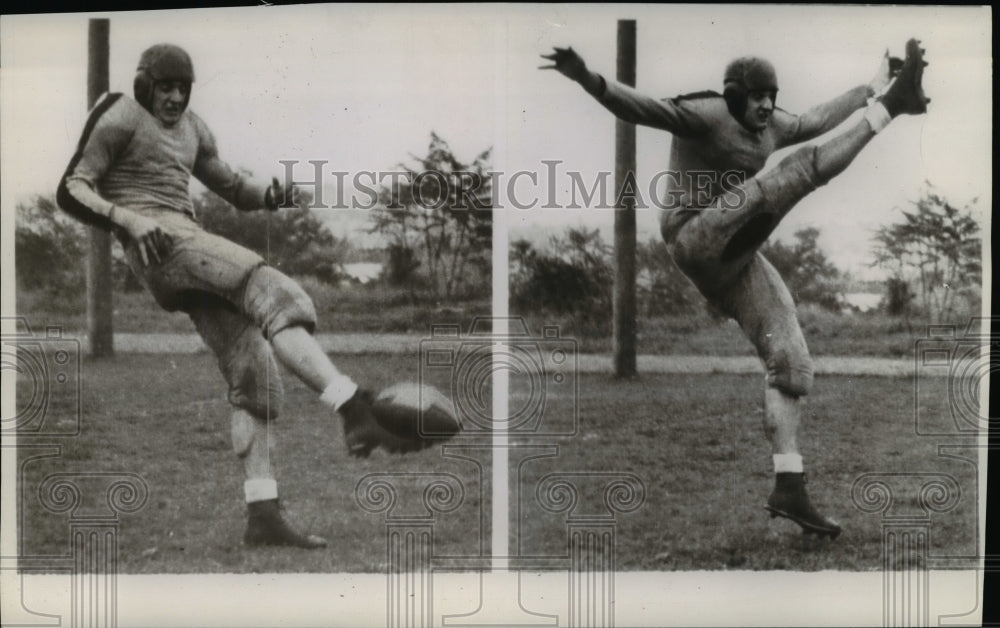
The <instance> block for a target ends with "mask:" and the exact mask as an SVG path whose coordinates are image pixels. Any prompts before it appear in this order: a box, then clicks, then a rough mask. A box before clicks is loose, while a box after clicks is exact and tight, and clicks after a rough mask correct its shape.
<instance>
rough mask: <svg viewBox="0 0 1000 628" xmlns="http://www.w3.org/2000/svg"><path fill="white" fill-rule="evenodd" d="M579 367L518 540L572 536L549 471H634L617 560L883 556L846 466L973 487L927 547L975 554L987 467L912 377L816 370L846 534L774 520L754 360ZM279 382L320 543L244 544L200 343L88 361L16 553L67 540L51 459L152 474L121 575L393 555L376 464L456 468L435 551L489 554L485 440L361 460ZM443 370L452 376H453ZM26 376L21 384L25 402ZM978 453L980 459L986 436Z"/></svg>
mask: <svg viewBox="0 0 1000 628" xmlns="http://www.w3.org/2000/svg"><path fill="white" fill-rule="evenodd" d="M337 363H338V364H339V365H340V366H341V367H342V368H343V369H344V370H346V371H347V372H350V373H351V374H352V375H353V376H355V377H356V378H357V379H359V380H360V381H364V382H366V383H368V384H370V385H371V386H373V387H375V388H378V387H380V386H383V385H386V384H388V383H390V382H392V381H396V380H400V379H412V378H414V377H415V373H416V356H382V355H363V356H351V357H343V358H337ZM580 377H581V379H580V387H579V389H580V391H581V393H580V397H579V399H578V400H575V399H574V398H573V397H572V395H566V396H561V397H560V396H553V397H552V398H550V399H549V404H548V405H547V406H546V413H547V419H546V420H551V421H552V422H553V424H561V425H563V426H571V425H572V418H573V407H574V404H575V405H576V407H577V408H578V409H579V432H578V433H577V434H576V435H575V436H572V437H565V438H560V439H551V438H540V437H535V438H522V439H515V442H518V443H520V444H531V445H551V444H557V445H558V455H557V456H556V457H554V458H538V459H536V460H532V461H530V462H527V463H525V464H523V465H520V466H518V465H515V464H513V463H512V464H511V469H512V470H514V469H520V471H521V475H520V478H519V480H518V484H517V486H518V487H519V488H520V490H519V491H518V493H519V495H520V497H519V498H518V500H517V503H512V504H511V509H512V513H514V512H519V513H520V517H519V519H518V520H517V521H516V522H512V524H511V529H512V532H513V533H514V535H515V536H514V538H513V539H512V542H511V548H512V549H518V550H519V551H520V552H521V553H522V554H533V555H540V556H545V555H551V554H553V553H559V552H562V551H564V550H565V547H566V521H565V515H556V514H552V513H549V512H546V511H544V510H542V509H541V508H540V507H539V505H538V503H537V501H536V498H535V485H536V484H537V482H538V480H539V479H540V478H542V477H543V476H545V475H546V474H547V473H550V472H553V471H560V472H610V473H619V472H630V473H634V474H636V475H637V476H639V478H641V480H642V482H643V484H644V485H645V492H646V496H645V503H644V504H643V505H642V506H641V507H640V508H639V509H638V510H636V511H635V512H632V513H628V514H619V515H618V516H617V522H618V528H617V561H618V562H617V566H618V568H619V569H623V570H634V569H638V570H691V569H709V570H719V569H729V568H738V569H792V570H817V569H838V570H870V569H878V568H880V566H881V528H880V523H881V520H880V518H879V515H877V514H868V513H863V512H861V511H860V510H859V509H857V508H856V507H855V506H854V505H853V504H852V501H851V497H850V487H851V484H852V482H854V480H855V479H856V478H857V477H859V476H860V475H861V474H864V473H868V472H890V473H915V472H938V473H947V474H949V475H951V476H953V477H954V478H955V479H956V481H957V482H958V483H959V485H960V487H961V490H962V496H961V499H960V501H959V504H958V506H957V507H956V508H955V509H954V510H952V511H950V512H948V513H945V514H940V515H934V518H933V519H932V542H931V555H932V556H934V555H952V556H967V555H970V554H974V552H975V540H976V534H977V528H976V521H975V513H976V500H977V492H976V485H975V467H974V466H973V465H972V464H970V463H968V462H963V461H960V460H957V459H955V458H945V457H942V456H940V455H938V451H937V445H938V441H936V440H934V439H931V438H928V437H925V436H922V437H918V436H916V435H915V434H914V428H913V424H914V423H913V416H912V414H913V408H912V399H913V398H912V383H911V381H910V380H909V379H903V378H864V377H856V378H850V377H823V378H818V380H817V383H816V388H815V392H814V394H813V395H812V397H811V398H810V399H809V401H808V406H807V411H806V417H805V420H804V426H803V428H804V430H803V431H804V434H805V439H804V443H803V453H804V455H805V459H806V464H807V467H808V471H809V474H810V479H811V483H810V485H809V487H810V491H811V494H812V497H813V500H814V501H815V502H816V503H817V505H818V506H819V507H820V508H821V509H822V510H823V511H824V512H826V513H828V514H830V515H832V516H834V517H835V518H837V519H838V520H839V521H840V522H841V523H842V524H843V525H844V527H845V532H844V534H843V535H842V536H841V537H840V538H839V539H838V540H837V541H835V542H829V541H822V542H816V541H815V540H813V541H809V540H808V539H806V538H804V537H802V535H801V534H800V533H799V531H798V528H797V526H795V525H794V524H791V523H789V522H786V521H781V520H776V521H772V520H770V519H769V518H768V517H767V516H766V514H765V512H764V510H763V508H762V506H763V504H764V501H765V500H766V498H767V495H768V493H769V491H770V482H771V479H770V477H771V468H770V456H769V451H768V447H767V445H766V443H765V441H764V439H763V436H762V434H761V428H760V419H761V412H762V407H761V405H762V404H761V401H762V400H761V397H762V395H761V382H760V378H759V377H758V376H742V375H721V374H720V375H710V376H705V375H698V376H695V375H692V376H676V375H671V376H661V375H646V376H643V377H641V378H640V379H637V380H633V381H628V382H617V381H613V380H611V379H610V378H609V377H607V376H603V375H581V376H580ZM285 382H286V408H285V411H284V415H283V416H282V418H280V419H279V420H278V422H277V423H276V424H275V428H276V437H277V452H278V455H277V461H278V477H279V486H280V488H281V492H282V497H283V501H284V502H285V503H286V505H287V507H288V508H289V513H290V515H291V516H292V517H293V519H294V520H295V521H297V522H298V523H299V524H300V525H301V526H302V527H304V528H306V529H308V530H310V531H312V532H315V533H320V534H324V535H326V536H328V537H329V538H330V540H331V546H330V547H329V548H328V549H327V550H325V551H316V552H306V551H300V550H290V549H264V550H248V549H245V548H243V547H242V546H241V544H240V538H241V536H242V532H243V527H244V506H243V504H242V473H241V469H240V467H239V465H238V463H237V461H236V459H235V457H234V456H233V454H232V452H231V450H230V444H229V427H228V406H227V403H226V402H225V400H224V386H223V380H222V377H221V376H220V375H219V373H218V372H217V370H216V367H215V364H214V360H213V359H212V358H211V357H210V356H209V355H208V354H196V355H123V356H119V357H118V358H116V359H114V360H111V361H84V363H83V366H82V380H81V381H80V390H81V399H82V422H81V425H82V431H81V433H80V435H79V436H76V437H69V438H64V439H60V442H61V443H62V450H61V452H60V455H59V456H57V457H37V458H32V456H33V455H34V453H33V452H32V450H30V449H22V450H21V451H20V452H19V453H20V456H21V460H22V463H23V478H22V480H23V482H22V484H21V493H20V508H21V516H22V519H21V521H22V522H23V524H22V526H21V534H22V539H21V543H22V545H21V554H22V555H43V554H44V555H58V554H64V553H65V552H66V551H67V543H68V521H67V515H66V514H53V513H51V512H49V511H47V510H46V509H45V508H43V507H42V505H41V503H40V502H39V497H38V487H39V486H40V484H41V483H42V482H43V480H44V479H45V478H46V477H49V476H50V474H53V473H58V472H75V473H84V474H87V473H94V472H132V473H136V474H138V475H140V476H141V477H142V478H143V479H144V480H145V482H146V484H147V485H148V487H149V497H148V501H147V503H146V505H145V507H144V508H142V509H141V510H140V511H139V512H137V513H135V514H131V515H124V516H123V517H122V519H121V525H120V532H119V537H118V542H119V556H120V564H119V568H120V571H121V572H123V573H206V572H235V573H247V572H344V571H366V572H379V571H383V570H384V568H385V565H386V544H385V526H384V515H382V514H371V513H368V512H365V511H364V510H362V509H361V508H360V507H359V505H358V504H357V502H356V501H355V498H354V489H355V486H356V485H357V483H358V481H359V480H360V479H361V478H362V477H364V476H366V475H367V474H370V473H384V472H392V473H403V474H410V476H411V477H413V475H414V474H416V473H428V472H434V473H448V474H452V475H454V476H456V477H457V478H459V479H460V480H461V482H462V484H463V485H464V488H465V495H464V499H463V500H462V502H461V504H460V505H459V506H458V507H457V508H456V509H455V510H454V511H452V512H449V513H447V514H444V515H438V516H437V517H438V518H437V520H436V521H437V523H436V524H435V532H434V542H435V546H434V551H435V554H436V555H438V556H441V555H450V556H455V555H462V556H477V555H488V554H489V538H490V530H489V527H488V523H489V518H490V515H489V512H490V510H489V503H488V496H489V495H490V491H489V490H488V488H486V487H484V485H483V483H482V482H481V479H482V478H481V475H480V474H481V473H484V474H485V475H486V476H487V477H488V476H489V474H490V471H489V469H490V467H489V461H488V452H486V451H485V450H483V451H481V452H480V454H479V455H480V456H481V458H478V459H476V456H475V455H473V456H472V457H473V458H474V460H472V461H468V460H460V459H457V458H443V457H442V456H441V451H440V449H439V448H432V449H430V450H427V451H424V452H420V453H418V454H411V455H408V456H405V457H392V456H389V455H388V454H385V453H382V452H376V453H375V454H373V456H372V457H371V458H370V459H368V460H364V461H355V460H353V459H349V458H348V457H347V456H346V455H345V449H344V444H343V436H342V429H341V426H340V423H339V419H338V418H337V417H335V416H334V415H333V414H332V413H331V412H330V411H329V410H327V409H326V408H325V407H324V406H322V405H321V404H320V403H319V402H318V401H317V400H315V397H314V396H313V395H312V394H311V393H310V392H309V391H307V390H306V389H305V388H304V387H302V386H301V385H300V384H298V383H297V382H295V381H293V380H292V379H291V378H288V377H286V379H285ZM432 383H435V384H436V385H438V386H441V387H443V388H445V389H447V382H446V381H435V382H432ZM29 388H30V387H28V386H21V387H19V390H18V393H19V397H22V399H21V402H22V404H23V403H27V400H26V399H24V398H23V397H24V396H25V395H28V394H29V393H30V390H29ZM71 399H72V396H71V395H69V396H62V397H55V398H54V399H53V404H52V405H51V406H50V407H49V410H48V411H49V414H50V415H52V416H51V417H47V419H51V420H52V424H53V425H58V424H60V422H70V423H72V421H73V412H74V410H73V405H72V403H70V401H71ZM517 401H518V399H517V398H516V397H515V398H514V399H512V404H516V403H517ZM943 420H945V417H942V421H943ZM31 442H32V441H31V439H28V438H25V439H22V444H30V443H31ZM46 442H51V439H49V441H46ZM966 453H967V455H968V456H969V457H971V458H972V459H975V453H974V450H970V451H969V452H966ZM904 482H905V481H904ZM904 488H906V487H904ZM512 494H513V493H512ZM483 496H485V497H483ZM594 497H595V496H593V495H591V496H589V498H594ZM597 498H598V499H599V496H597ZM898 498H899V499H900V500H901V503H902V504H903V505H904V506H908V507H910V509H911V510H912V509H913V507H914V506H915V505H916V499H917V498H916V495H915V494H914V495H910V494H908V493H906V491H901V492H900V493H899V495H898ZM420 499H421V495H420V493H419V490H418V489H415V488H414V489H406V490H404V491H403V492H402V493H401V495H400V503H401V504H403V503H408V504H419V503H420Z"/></svg>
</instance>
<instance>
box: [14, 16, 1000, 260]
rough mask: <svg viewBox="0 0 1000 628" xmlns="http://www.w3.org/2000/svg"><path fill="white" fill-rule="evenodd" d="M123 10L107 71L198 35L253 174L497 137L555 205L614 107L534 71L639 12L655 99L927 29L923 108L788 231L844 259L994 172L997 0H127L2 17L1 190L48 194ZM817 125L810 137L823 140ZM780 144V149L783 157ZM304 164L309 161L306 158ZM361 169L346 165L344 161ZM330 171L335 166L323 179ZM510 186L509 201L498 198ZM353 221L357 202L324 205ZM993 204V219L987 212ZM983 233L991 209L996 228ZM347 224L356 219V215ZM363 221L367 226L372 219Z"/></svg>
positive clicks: (555, 216)
mask: <svg viewBox="0 0 1000 628" xmlns="http://www.w3.org/2000/svg"><path fill="white" fill-rule="evenodd" d="M94 16H98V17H110V18H111V63H110V73H111V75H110V82H111V89H112V91H124V92H125V93H128V94H131V84H132V77H133V74H134V70H135V64H136V61H137V60H138V57H139V54H140V53H141V51H142V50H143V49H145V48H146V47H148V46H149V45H150V44H152V43H156V42H160V41H170V42H172V43H176V44H178V45H180V46H182V47H184V48H185V49H186V50H188V52H189V53H190V54H191V56H192V58H193V60H194V64H195V72H196V76H197V78H196V82H195V86H194V90H193V94H192V99H191V108H192V110H194V111H196V112H197V113H198V114H199V115H200V116H201V117H202V118H203V119H205V121H206V122H207V123H208V125H209V127H210V128H211V129H212V131H213V132H214V134H215V136H216V138H217V140H218V144H219V146H220V151H221V154H222V157H223V158H224V159H226V160H227V161H229V162H230V163H231V164H233V165H234V166H239V167H245V168H248V169H249V170H251V171H253V172H254V173H256V174H259V175H263V176H270V175H272V174H281V172H282V167H281V166H280V164H279V163H278V162H279V160H283V159H284V160H288V159H294V160H299V161H301V162H303V163H304V162H305V161H307V160H322V161H323V162H325V167H326V168H328V170H329V171H330V172H332V171H341V172H347V173H348V174H349V176H353V175H354V174H356V173H358V172H361V171H381V170H390V169H394V168H395V167H396V165H397V164H398V163H399V162H401V161H406V160H407V159H408V157H409V155H411V154H420V153H422V152H423V151H425V150H426V148H427V145H428V141H429V136H430V132H431V131H432V130H433V131H435V132H437V133H438V134H439V135H440V136H442V137H443V138H444V139H445V140H446V141H448V142H449V144H450V145H451V147H452V149H453V150H454V152H455V154H456V155H457V156H458V157H459V158H460V159H462V160H464V161H471V160H472V159H473V158H474V157H475V156H476V155H477V154H478V153H480V152H481V151H483V150H484V149H487V148H490V147H493V148H494V158H493V163H494V167H495V168H496V169H497V170H498V171H500V172H502V173H503V174H504V175H505V176H506V178H504V179H500V180H501V181H503V182H509V181H510V180H511V178H512V176H511V175H512V174H513V173H515V172H519V171H527V172H529V173H534V176H535V177H537V180H538V181H539V183H538V185H537V186H535V185H531V184H530V183H529V181H528V179H527V178H526V177H521V178H520V179H518V181H517V183H516V184H514V185H513V187H512V188H511V190H512V192H513V194H512V196H513V197H514V198H516V200H518V201H519V202H520V203H522V204H530V202H531V201H533V200H537V201H538V202H537V205H541V204H543V203H544V202H545V197H546V196H547V191H546V190H547V184H548V176H547V172H548V171H547V166H546V165H545V162H546V161H550V162H551V161H553V160H555V161H558V165H557V166H556V168H557V170H556V172H557V175H556V183H557V184H556V186H555V187H554V188H553V189H555V191H556V198H557V204H560V205H565V204H568V196H567V191H568V185H567V184H566V182H567V181H568V179H567V178H566V177H565V175H564V174H562V173H565V172H569V171H573V172H579V173H580V176H581V177H582V179H583V180H584V181H587V182H592V181H594V180H596V179H597V178H598V177H599V176H600V173H601V172H613V166H614V126H615V125H614V118H613V117H612V116H611V115H610V114H609V113H608V112H606V111H605V110H604V109H603V108H602V107H601V106H600V105H599V104H597V103H596V101H594V100H593V99H591V98H590V97H589V96H587V95H586V94H585V93H584V92H583V91H582V90H581V89H580V88H579V87H578V86H576V85H574V84H572V83H571V82H569V81H568V80H566V79H565V78H563V77H562V76H560V75H558V74H557V73H555V72H551V71H541V70H539V69H538V66H539V64H540V63H543V62H542V60H541V59H540V58H539V55H540V54H542V53H546V52H548V51H550V50H551V47H552V46H554V45H558V46H564V45H572V46H573V47H574V49H576V50H577V51H578V52H579V53H580V54H581V55H582V56H583V58H584V59H585V60H586V61H587V62H588V65H589V66H590V67H591V68H592V69H594V70H596V71H598V72H601V73H604V74H606V75H608V76H611V75H612V74H613V72H614V67H615V33H616V20H617V19H620V18H632V19H636V20H637V37H638V51H637V57H638V61H637V77H638V78H637V87H638V88H639V89H640V90H641V91H644V92H646V93H649V94H650V95H654V96H657V97H667V96H673V95H676V94H679V93H684V92H690V91H698V90H702V89H716V90H719V89H721V73H722V69H723V68H724V67H725V64H726V63H727V62H728V61H729V60H730V59H732V58H734V57H736V56H740V55H744V54H757V55H760V56H764V57H766V58H768V59H770V60H771V61H772V62H773V63H774V65H775V67H776V69H777V72H778V77H779V83H780V87H781V91H780V94H779V97H778V104H779V106H781V107H783V108H785V109H787V110H789V111H791V112H793V113H795V112H801V111H804V110H805V109H807V108H808V107H809V106H811V105H813V104H817V103H819V102H822V101H824V100H827V99H829V98H832V97H834V96H836V95H838V94H840V93H841V92H843V91H845V90H847V89H849V88H851V87H853V86H855V85H858V84H861V83H864V82H867V81H868V80H869V79H870V78H871V76H872V75H873V74H874V72H875V69H876V67H877V64H878V61H879V57H880V55H881V54H882V53H883V52H884V50H885V49H886V47H889V48H890V50H891V52H893V53H894V54H900V55H901V54H902V51H903V44H904V42H905V40H906V39H907V38H908V37H910V36H918V37H920V38H921V39H922V40H923V42H924V46H925V47H926V48H927V51H928V52H927V54H928V58H929V59H930V61H931V66H930V67H929V68H928V69H927V72H926V74H925V88H926V90H927V92H928V94H929V95H930V96H931V97H932V98H933V102H932V105H931V111H930V113H929V114H928V115H926V116H920V117H913V118H908V119H903V120H900V121H897V122H894V123H893V124H892V125H890V127H889V128H888V129H887V130H886V131H885V132H883V134H882V135H881V136H880V137H878V138H876V139H875V140H874V141H873V142H872V143H871V144H870V145H869V147H868V148H866V149H865V151H864V152H863V153H862V155H861V156H860V157H859V158H858V159H857V160H856V162H855V163H854V164H852V166H851V167H850V168H849V169H848V170H847V171H846V172H845V173H844V174H843V175H842V176H840V177H838V178H837V179H835V180H834V181H833V182H831V183H830V184H829V185H827V186H826V187H825V188H822V189H820V190H818V191H817V192H815V193H814V194H812V195H811V196H810V197H809V198H807V199H806V200H804V201H803V202H801V203H800V204H799V206H798V207H796V209H795V210H794V211H793V212H792V213H791V214H790V215H789V216H788V218H786V220H785V221H784V223H783V224H782V225H781V226H780V227H779V229H778V231H777V232H776V237H779V238H785V239H787V238H789V237H791V235H792V234H793V233H794V232H795V231H796V230H797V229H800V228H802V227H807V226H814V227H817V228H819V229H820V230H821V233H822V236H821V239H820V243H821V245H822V246H823V247H824V249H825V250H826V251H827V253H828V254H829V255H830V256H831V258H832V259H833V260H834V262H835V263H837V264H838V265H839V266H840V267H841V268H844V269H847V270H850V271H851V272H853V273H854V274H856V275H858V276H862V277H863V276H865V274H866V273H870V272H871V271H870V270H868V269H867V268H866V265H867V262H868V261H869V258H870V256H869V253H868V249H869V247H870V237H871V233H872V231H873V230H874V229H876V228H877V227H878V226H879V225H882V224H887V223H889V222H892V221H893V220H895V219H896V218H898V215H899V214H898V208H900V207H905V206H906V204H907V202H908V201H910V200H913V199H915V198H917V197H918V196H919V194H920V190H921V186H922V185H923V182H924V181H925V180H930V181H931V182H933V183H934V185H935V186H937V188H938V190H939V191H940V192H941V193H943V194H944V195H945V196H946V197H948V198H949V199H950V200H952V201H953V202H955V203H958V204H960V205H961V204H965V203H967V202H969V201H970V200H971V199H972V198H974V197H979V198H980V201H979V203H978V208H979V212H980V217H981V218H982V219H983V220H985V219H986V218H987V217H988V215H989V208H990V200H991V199H990V198H989V193H990V189H991V172H992V154H991V146H990V139H991V126H990V124H991V111H992V78H991V76H992V65H991V58H990V54H991V52H990V45H991V36H992V33H991V31H990V28H991V19H990V17H991V16H990V14H989V10H988V9H984V8H977V7H965V8H951V7H936V8H898V7H897V8H893V7H887V8H869V7H800V6H794V7H792V6H787V7H775V6H768V7H760V6H738V7H722V6H711V7H694V6H662V7H657V6H645V5H643V6H629V5H613V6H602V5H580V6H574V5H552V6H542V5H539V6H535V5H494V6H479V5H476V6H468V5H463V6H462V7H461V10H457V9H456V7H453V6H448V5H436V6H421V7H419V8H413V7H410V6H403V5H383V6H376V7H373V6H352V5H347V6H339V5H337V6H332V5H300V6H292V7H264V6H261V7H249V8H244V9H194V10H183V11H180V10H173V11H158V12H128V13H118V14H109V13H104V14H94V15H89V14H83V13H80V14H67V15H38V16H4V17H3V18H2V20H0V36H2V42H3V45H2V46H0V55H2V58H0V67H2V77H3V80H2V92H0V117H2V133H0V137H2V138H3V143H2V156H0V158H2V162H3V164H4V168H3V169H2V174H0V176H2V187H0V191H2V192H0V193H2V199H0V208H2V211H3V212H4V213H5V214H7V213H9V212H10V211H12V209H13V207H14V203H15V202H16V201H17V200H22V199H24V198H27V197H29V196H30V195H32V194H36V193H51V192H52V191H53V190H54V188H55V185H56V183H57V182H58V178H59V176H60V175H61V174H62V170H63V169H64V168H65V164H66V163H67V162H68V160H69V158H70V157H71V156H72V153H73V150H74V147H75V143H76V141H77V139H78V138H79V134H80V131H81V129H82V126H83V123H84V121H85V118H86V101H85V98H86V62H87V58H86V49H87V48H86V45H87V44H86V33H87V19H88V18H89V17H94ZM822 139H824V138H820V139H819V140H818V141H822ZM669 142H670V136H669V135H668V134H667V133H664V132H661V131H656V130H652V129H644V128H640V129H639V131H638V141H637V163H638V168H637V170H638V172H637V175H638V178H639V181H640V182H642V181H648V180H649V178H650V177H652V176H653V174H655V173H656V172H657V171H659V170H662V169H664V168H665V167H666V165H667V155H668V152H669V146H670V144H669ZM780 156H781V154H776V156H775V158H774V159H773V160H772V163H773V161H774V160H776V159H777V158H780ZM310 172H311V171H303V170H298V171H296V178H302V177H304V176H311V175H310ZM349 180H350V179H349ZM327 182H329V179H328V180H327ZM506 200H508V201H509V200H511V199H509V198H508V199H506ZM507 209H509V211H505V212H501V214H502V217H501V218H500V220H501V221H502V222H504V223H505V224H506V226H507V228H508V230H509V234H510V239H512V240H513V239H516V238H519V237H527V238H529V239H535V240H542V239H544V238H545V237H547V235H548V234H549V233H553V232H554V231H556V230H562V229H564V228H565V227H566V226H568V225H585V226H588V227H590V228H598V229H601V230H602V232H603V233H604V234H605V236H606V239H608V240H609V241H610V234H611V228H612V219H613V217H612V214H611V212H609V211H606V210H586V209H584V210H580V209H577V210H567V209H559V210H551V209H550V210H543V209H539V208H537V207H536V208H535V209H531V210H519V209H514V208H512V207H510V206H508V207H507ZM326 219H327V220H328V221H329V222H330V224H331V226H332V228H333V230H334V231H335V232H336V231H337V230H338V224H340V225H341V226H342V228H343V229H345V230H348V229H350V230H356V229H357V228H358V225H359V224H360V223H359V221H358V220H357V216H355V217H353V218H351V219H347V218H346V217H345V218H343V219H338V217H337V216H336V215H335V214H334V215H326ZM638 224H639V237H640V238H641V239H648V238H650V237H654V236H655V233H656V210H655V209H650V210H645V211H640V212H639V216H638ZM984 224H985V223H984ZM985 231H986V233H988V232H989V230H988V228H987V229H986V230H985ZM343 235H349V234H346V233H345V234H343ZM359 237H360V236H359Z"/></svg>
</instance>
